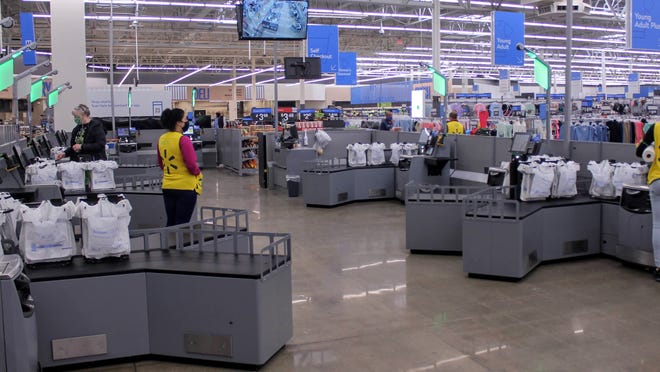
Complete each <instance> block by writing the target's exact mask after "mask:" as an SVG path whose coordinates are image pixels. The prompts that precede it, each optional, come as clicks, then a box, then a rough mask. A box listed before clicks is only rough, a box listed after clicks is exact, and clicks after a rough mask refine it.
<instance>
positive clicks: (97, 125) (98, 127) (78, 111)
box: [56, 103, 106, 161]
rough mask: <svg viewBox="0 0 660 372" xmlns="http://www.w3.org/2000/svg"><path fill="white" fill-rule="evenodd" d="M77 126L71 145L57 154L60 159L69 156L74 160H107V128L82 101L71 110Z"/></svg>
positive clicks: (72, 133) (74, 129)
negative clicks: (104, 127) (91, 114)
mask: <svg viewBox="0 0 660 372" xmlns="http://www.w3.org/2000/svg"><path fill="white" fill-rule="evenodd" d="M71 115H73V121H75V122H76V126H75V127H74V128H73V131H72V132H71V145H70V146H69V147H68V148H67V149H66V150H64V152H61V153H59V154H57V156H56V159H57V160H60V159H62V158H63V157H65V156H67V157H69V158H70V159H71V160H72V161H94V160H106V156H105V130H104V129H103V123H102V122H101V120H99V119H97V118H92V117H91V116H90V112H89V107H87V106H86V105H83V104H82V103H81V104H79V105H78V106H76V107H74V108H73V111H71Z"/></svg>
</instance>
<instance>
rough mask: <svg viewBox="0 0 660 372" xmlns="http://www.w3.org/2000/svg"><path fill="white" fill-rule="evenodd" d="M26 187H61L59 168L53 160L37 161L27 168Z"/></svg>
mask: <svg viewBox="0 0 660 372" xmlns="http://www.w3.org/2000/svg"><path fill="white" fill-rule="evenodd" d="M25 184H26V185H59V180H58V178H57V166H55V162H54V161H53V160H47V159H46V160H37V162H36V163H34V164H30V165H28V166H27V167H26V168H25Z"/></svg>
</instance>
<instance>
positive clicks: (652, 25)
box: [626, 0, 660, 50]
mask: <svg viewBox="0 0 660 372" xmlns="http://www.w3.org/2000/svg"><path fill="white" fill-rule="evenodd" d="M626 11H627V13H626V14H627V17H626V42H627V47H628V48H632V49H650V50H660V2H658V0H628V1H626Z"/></svg>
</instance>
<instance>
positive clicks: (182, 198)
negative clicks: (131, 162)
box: [158, 108, 202, 226]
mask: <svg viewBox="0 0 660 372" xmlns="http://www.w3.org/2000/svg"><path fill="white" fill-rule="evenodd" d="M160 123H161V125H162V126H163V128H165V129H167V132H166V133H165V134H163V135H162V136H160V138H159V139H158V165H159V166H160V169H162V170H163V200H164V201H165V212H166V213H167V226H172V225H179V224H182V223H187V222H190V217H192V214H193V212H194V210H195V203H197V195H198V194H199V195H201V194H202V172H201V171H200V170H199V167H198V166H197V156H196V155H195V149H194V148H193V145H192V142H191V141H190V138H188V137H187V136H184V135H183V134H182V133H183V132H185V131H186V130H187V129H188V126H189V123H188V120H187V119H186V117H185V113H184V112H183V110H181V109H178V108H175V109H166V110H165V111H163V113H162V114H161V116H160Z"/></svg>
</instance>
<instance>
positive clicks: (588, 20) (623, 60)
mask: <svg viewBox="0 0 660 372" xmlns="http://www.w3.org/2000/svg"><path fill="white" fill-rule="evenodd" d="M578 1H579V0H574V2H576V3H577V2H578ZM86 2H87V4H86V14H87V21H86V22H87V54H88V55H89V56H90V58H89V59H88V71H89V72H94V71H97V72H105V73H104V74H101V76H107V68H108V65H109V58H108V55H109V45H108V44H109V42H108V35H109V32H108V31H109V23H108V21H107V17H108V16H109V14H110V5H109V2H110V0H93V1H89V0H87V1H86ZM530 2H534V0H506V1H476V0H472V1H471V0H440V3H441V21H440V23H441V29H442V31H441V44H440V48H441V61H442V62H441V66H440V68H441V70H443V71H444V72H445V73H446V74H448V75H449V76H453V77H462V76H464V75H467V76H469V77H492V78H496V77H497V75H498V70H499V69H500V68H501V67H496V66H492V65H491V63H490V39H491V36H490V27H491V25H490V13H491V12H492V11H493V10H504V11H522V12H524V13H525V19H526V27H525V34H526V40H525V43H526V45H528V46H530V47H532V48H533V49H535V50H537V51H540V52H541V53H540V54H542V55H543V56H544V58H545V59H546V60H547V61H549V62H550V63H551V64H552V65H553V68H554V71H555V72H556V73H557V75H556V76H557V77H558V78H559V79H560V80H559V81H563V78H561V76H563V69H564V68H563V66H564V65H565V59H566V39H565V36H566V30H565V29H566V21H565V15H561V14H553V15H542V16H539V15H537V11H536V9H535V8H534V7H533V6H529V5H527V6H526V8H524V7H523V6H522V5H521V3H523V4H526V3H530ZM113 3H114V4H115V5H114V9H113V13H114V16H115V21H114V40H115V43H114V56H115V61H114V63H115V65H116V66H117V69H118V70H119V71H118V73H117V76H118V78H119V79H121V77H123V75H124V74H125V72H126V71H127V70H128V68H130V66H131V65H133V64H136V63H137V65H138V66H139V74H140V82H141V83H169V82H170V81H172V80H175V79H176V78H179V77H181V76H184V75H186V74H188V73H190V72H191V71H194V70H195V69H197V68H199V67H202V66H206V65H211V66H210V67H209V68H208V69H206V70H205V71H203V72H200V73H198V74H195V75H194V76H192V77H190V78H188V79H185V80H183V81H181V82H180V84H193V83H195V84H200V83H214V82H218V81H222V80H225V79H227V78H228V77H230V71H231V70H232V69H233V68H234V67H236V68H238V69H239V72H238V74H239V75H241V74H246V73H249V72H250V71H251V69H252V68H253V64H254V67H255V68H256V69H264V68H268V67H272V66H273V47H274V42H270V41H267V42H262V41H253V42H247V41H239V40H238V38H237V32H236V25H235V21H234V20H235V12H234V9H233V5H232V4H233V3H234V1H218V0H215V1H213V0H207V1H205V2H200V1H192V0H180V1H178V2H176V5H163V4H165V3H170V2H169V1H168V2H163V1H156V0H144V1H134V0H114V1H113ZM587 4H588V5H590V6H589V9H591V11H590V12H589V13H588V14H587V13H584V14H581V13H578V14H576V15H575V20H574V25H575V26H574V32H573V37H574V42H573V45H574V48H573V65H574V68H573V70H574V71H581V72H582V74H583V79H584V80H585V81H586V83H587V84H588V83H589V82H592V83H593V84H596V82H597V81H600V79H601V74H602V68H601V64H602V63H603V61H604V62H605V66H606V68H605V73H606V75H607V79H608V81H612V82H614V81H620V82H624V81H626V77H627V74H628V73H630V72H639V73H640V75H641V81H642V83H659V84H660V53H651V52H640V51H634V52H630V51H627V50H625V33H624V30H625V22H624V19H625V17H624V8H625V1H624V0H588V1H587ZM309 8H310V18H309V23H310V24H336V25H339V38H340V40H339V43H340V50H342V51H355V52H357V55H358V70H359V71H358V81H364V83H367V82H368V83H369V84H373V83H380V82H388V81H393V80H395V79H403V78H406V77H409V76H410V74H412V73H422V72H423V71H420V70H421V69H420V67H419V62H427V63H430V62H431V52H430V48H431V36H432V35H431V9H432V3H431V1H430V0H427V1H423V0H399V1H397V0H341V1H335V0H310V1H309ZM20 11H31V12H33V13H35V17H36V18H35V27H36V32H37V43H38V45H39V48H38V49H39V50H40V51H42V52H49V51H50V19H49V18H48V14H49V3H48V2H47V1H19V0H11V1H9V0H5V1H3V2H2V15H3V16H12V17H14V18H15V19H18V13H19V12H20ZM136 16H137V18H136ZM161 17H167V18H168V20H167V21H162V20H157V19H160V18H161ZM136 26H137V44H138V58H137V61H136V52H135V43H136V40H135V39H136V35H135V34H136ZM3 39H4V44H5V45H6V44H9V45H10V47H17V46H18V45H19V44H20V32H19V29H18V27H14V28H13V29H9V30H5V31H4V36H3ZM301 43H302V42H300V41H280V42H279V43H278V57H280V58H282V57H285V56H295V55H300V50H301ZM528 62H529V61H528ZM164 68H169V70H168V71H163V70H162V69H164ZM531 74H532V65H531V62H529V63H528V64H526V65H525V67H524V68H512V69H511V75H512V78H513V79H514V80H515V79H522V80H525V79H527V80H528V79H531ZM385 76H394V77H395V78H391V79H389V80H371V79H376V78H382V77H385ZM272 78H273V73H272V72H270V73H264V74H259V75H257V79H258V80H259V81H262V80H266V79H272ZM250 80H251V78H245V79H241V80H239V82H240V83H249V82H250ZM129 81H132V78H131V77H129ZM327 82H332V79H330V80H328V81H327Z"/></svg>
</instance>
